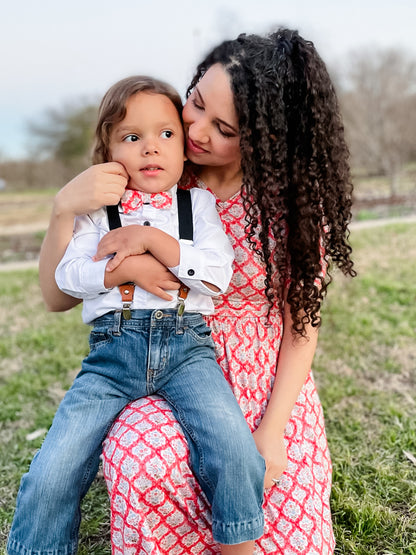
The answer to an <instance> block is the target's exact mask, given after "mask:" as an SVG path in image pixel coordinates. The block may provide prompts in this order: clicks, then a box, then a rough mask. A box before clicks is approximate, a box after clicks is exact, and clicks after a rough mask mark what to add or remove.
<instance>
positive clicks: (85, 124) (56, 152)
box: [28, 101, 97, 174]
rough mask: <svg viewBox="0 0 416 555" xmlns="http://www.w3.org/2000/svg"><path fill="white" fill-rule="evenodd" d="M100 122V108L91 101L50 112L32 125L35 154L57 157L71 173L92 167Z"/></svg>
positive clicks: (30, 126) (80, 102) (30, 127)
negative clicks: (97, 126) (92, 152)
mask: <svg viewBox="0 0 416 555" xmlns="http://www.w3.org/2000/svg"><path fill="white" fill-rule="evenodd" d="M96 119H97V106H96V104H94V103H91V102H85V101H79V102H77V103H72V104H67V105H65V106H63V107H62V108H60V109H55V108H51V109H48V110H47V111H46V112H45V114H44V116H43V117H42V120H40V121H38V122H29V124H28V126H29V131H30V133H31V136H33V137H34V138H35V142H34V145H33V148H32V150H33V153H34V154H36V155H37V156H39V155H40V156H42V155H43V156H47V157H51V158H54V159H55V160H57V161H58V162H60V163H61V164H62V165H63V167H64V168H65V169H67V170H68V172H70V173H71V174H73V173H77V172H78V171H81V170H82V169H84V168H85V167H86V166H87V165H89V164H90V153H91V147H92V142H93V136H94V129H95V124H96Z"/></svg>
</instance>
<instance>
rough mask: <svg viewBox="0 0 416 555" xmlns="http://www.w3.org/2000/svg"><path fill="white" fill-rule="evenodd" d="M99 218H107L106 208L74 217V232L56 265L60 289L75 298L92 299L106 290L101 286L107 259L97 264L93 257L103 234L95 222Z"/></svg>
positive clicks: (56, 275)
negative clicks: (91, 213) (89, 214)
mask: <svg viewBox="0 0 416 555" xmlns="http://www.w3.org/2000/svg"><path fill="white" fill-rule="evenodd" d="M100 218H101V219H104V218H106V211H105V209H101V210H99V211H97V212H95V213H94V214H93V215H92V216H88V215H87V216H78V217H77V218H76V220H75V228H74V235H73V237H72V239H71V242H70V243H69V245H68V247H67V249H66V252H65V254H64V256H63V257H62V260H61V261H60V262H59V264H58V266H57V268H56V272H55V279H56V283H57V285H58V287H59V289H60V290H61V291H63V292H64V293H66V294H67V295H71V296H72V297H76V298H78V299H84V300H85V299H93V298H95V297H97V296H98V295H100V294H102V293H106V292H107V291H108V289H107V288H106V287H105V285H104V275H105V266H106V264H107V260H102V261H101V262H97V263H95V262H93V260H92V256H93V254H94V253H95V250H96V248H97V245H98V242H99V240H100V235H101V234H102V233H101V234H100V228H99V225H97V223H96V222H97V221H99V220H100Z"/></svg>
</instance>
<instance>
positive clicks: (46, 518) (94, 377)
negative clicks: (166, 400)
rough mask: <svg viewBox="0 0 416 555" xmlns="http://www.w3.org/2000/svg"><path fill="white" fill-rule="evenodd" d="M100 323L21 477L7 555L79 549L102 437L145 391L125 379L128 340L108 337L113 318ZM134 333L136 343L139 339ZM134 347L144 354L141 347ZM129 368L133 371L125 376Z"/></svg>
mask: <svg viewBox="0 0 416 555" xmlns="http://www.w3.org/2000/svg"><path fill="white" fill-rule="evenodd" d="M103 320H105V322H104V323H103V325H102V327H98V326H96V327H95V329H94V334H93V333H92V334H91V339H90V343H91V346H92V348H91V352H90V354H89V355H88V357H87V358H86V359H85V360H84V362H83V370H82V372H81V373H80V374H79V375H78V376H77V378H76V379H75V381H74V384H73V385H72V387H71V389H70V390H69V391H68V392H67V394H66V396H65V398H64V400H63V401H62V403H61V404H60V406H59V408H58V411H57V413H56V415H55V418H54V420H53V423H52V426H51V428H50V430H49V432H48V434H47V436H46V438H45V441H44V442H43V445H42V447H41V449H40V451H39V452H38V453H37V455H36V456H35V458H34V459H33V461H32V464H31V466H30V469H29V472H28V473H27V474H25V475H24V476H23V478H22V481H21V485H20V490H19V494H18V497H17V503H16V511H15V516H14V520H13V524H12V529H11V532H10V536H9V542H8V553H9V554H10V555H14V554H18V553H24V554H25V555H30V554H32V553H36V555H43V554H46V553H47V554H48V555H62V554H65V555H70V554H72V553H76V552H77V543H78V528H79V523H80V502H81V499H82V498H83V496H84V495H85V494H86V492H87V491H88V488H89V486H90V484H91V482H92V480H93V479H94V477H95V475H96V473H97V469H98V464H99V457H100V454H101V450H102V441H103V440H104V438H105V436H106V433H107V431H108V429H109V427H110V426H111V424H112V422H113V421H114V419H115V418H116V416H117V414H118V413H119V412H120V411H121V410H122V409H123V407H124V406H125V405H126V404H127V402H128V401H129V400H131V398H132V397H133V396H135V395H136V396H137V397H139V396H141V395H144V394H145V390H144V391H140V384H137V383H134V384H133V383H132V381H131V379H130V380H129V375H131V374H133V375H134V376H136V374H139V372H140V370H139V369H138V364H139V359H140V357H138V356H137V354H135V353H134V352H132V351H133V349H132V343H131V341H132V339H131V338H129V337H127V338H126V335H127V334H122V335H120V334H118V335H117V336H114V337H113V336H112V335H111V333H110V332H111V329H112V328H111V329H110V330H108V329H107V328H108V327H111V326H112V325H113V320H112V319H111V317H110V318H109V319H108V322H107V320H106V319H105V318H104V317H103ZM109 331H110V332H109ZM136 335H137V334H136ZM136 335H134V336H133V340H134V341H135V343H138V341H137V340H136ZM138 349H139V351H138V352H145V345H143V344H139V345H138ZM126 353H127V354H128V355H130V356H131V358H129V359H127V358H126V357H127V355H126ZM131 368H135V369H136V370H137V372H133V373H131V372H130V373H129V372H128V370H129V369H131ZM136 381H137V380H136Z"/></svg>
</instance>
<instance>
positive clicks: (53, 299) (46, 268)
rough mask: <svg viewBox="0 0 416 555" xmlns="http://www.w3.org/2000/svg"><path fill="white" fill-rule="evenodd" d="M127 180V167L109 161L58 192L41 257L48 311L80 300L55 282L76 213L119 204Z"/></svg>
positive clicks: (40, 268) (43, 285) (41, 279)
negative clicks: (63, 290) (64, 291)
mask: <svg viewBox="0 0 416 555" xmlns="http://www.w3.org/2000/svg"><path fill="white" fill-rule="evenodd" d="M127 182H128V175H127V173H126V170H125V169H124V167H123V166H122V165H121V164H119V163H118V162H109V163H107V164H97V165H95V166H91V167H90V168H88V169H87V170H85V171H84V172H82V173H81V174H79V175H77V176H76V177H75V178H74V179H73V180H72V181H70V182H69V183H68V184H67V185H65V187H63V188H62V189H61V190H60V191H59V192H58V193H57V195H56V197H55V199H54V203H53V208H52V214H51V218H50V222H49V228H48V231H47V233H46V236H45V238H44V240H43V243H42V248H41V251H40V258H39V281H40V288H41V291H42V295H43V299H44V301H45V304H46V307H47V309H48V310H50V311H54V312H58V311H63V310H68V309H70V308H72V307H74V306H75V305H76V304H78V302H79V300H78V299H74V298H72V297H70V296H68V295H66V294H65V293H62V291H60V290H59V288H58V286H57V285H56V282H55V270H56V267H57V265H58V263H59V261H60V260H61V258H62V256H63V255H64V253H65V250H66V247H67V246H68V243H69V242H70V240H71V237H72V231H73V225H74V218H75V216H77V215H80V214H86V213H87V212H92V211H93V210H97V209H98V208H101V207H102V206H105V205H110V204H117V203H118V202H119V200H120V198H121V196H122V194H123V192H124V189H125V187H126V185H127Z"/></svg>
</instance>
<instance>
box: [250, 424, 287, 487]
mask: <svg viewBox="0 0 416 555" xmlns="http://www.w3.org/2000/svg"><path fill="white" fill-rule="evenodd" d="M253 438H254V441H255V442H256V446H257V450H258V452H259V453H260V455H262V457H263V458H264V460H265V461H266V474H265V476H264V487H265V488H266V489H267V488H271V487H272V486H273V485H274V482H273V480H272V479H273V478H274V479H275V480H278V479H279V478H280V477H281V475H282V474H283V472H284V471H285V470H286V467H287V452H286V445H285V442H284V439H283V436H277V435H276V433H275V432H274V433H268V432H267V431H266V430H262V428H261V424H260V426H259V427H258V428H257V430H255V431H254V432H253Z"/></svg>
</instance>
